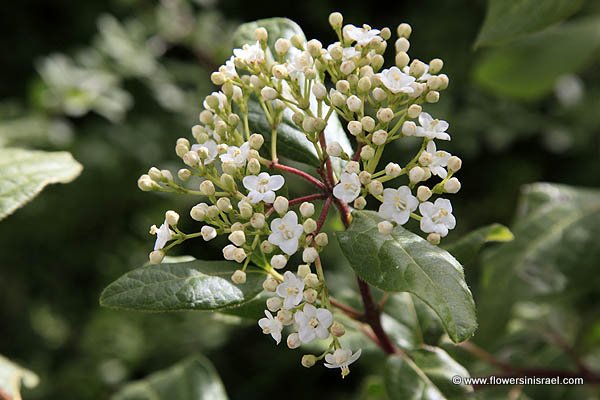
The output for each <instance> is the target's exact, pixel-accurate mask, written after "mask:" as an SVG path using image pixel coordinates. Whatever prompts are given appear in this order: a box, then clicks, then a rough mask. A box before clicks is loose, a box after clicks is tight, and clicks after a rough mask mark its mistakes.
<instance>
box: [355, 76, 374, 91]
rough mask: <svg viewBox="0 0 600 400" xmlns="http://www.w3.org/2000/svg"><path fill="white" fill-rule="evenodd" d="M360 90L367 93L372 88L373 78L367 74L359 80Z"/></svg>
mask: <svg viewBox="0 0 600 400" xmlns="http://www.w3.org/2000/svg"><path fill="white" fill-rule="evenodd" d="M357 87H358V91H359V93H366V92H368V91H369V90H371V79H369V78H368V77H366V76H363V77H362V78H360V79H359V80H358V85H357Z"/></svg>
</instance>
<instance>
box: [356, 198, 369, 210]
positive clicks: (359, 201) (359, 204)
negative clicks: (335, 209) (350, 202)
mask: <svg viewBox="0 0 600 400" xmlns="http://www.w3.org/2000/svg"><path fill="white" fill-rule="evenodd" d="M366 205H367V200H366V199H365V198H364V197H363V196H359V197H357V198H356V200H354V208H356V209H357V210H362V209H363V208H365V207H366Z"/></svg>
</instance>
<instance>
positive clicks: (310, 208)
mask: <svg viewBox="0 0 600 400" xmlns="http://www.w3.org/2000/svg"><path fill="white" fill-rule="evenodd" d="M314 213H315V205H314V204H312V203H309V202H306V201H305V202H304V203H302V204H300V214H301V215H302V216H303V217H304V218H308V217H312V216H313V215H314Z"/></svg>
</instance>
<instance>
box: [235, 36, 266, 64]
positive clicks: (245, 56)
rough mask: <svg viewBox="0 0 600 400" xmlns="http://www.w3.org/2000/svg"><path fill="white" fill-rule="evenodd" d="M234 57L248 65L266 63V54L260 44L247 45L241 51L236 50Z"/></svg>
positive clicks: (257, 42)
mask: <svg viewBox="0 0 600 400" xmlns="http://www.w3.org/2000/svg"><path fill="white" fill-rule="evenodd" d="M233 55H234V56H235V57H238V58H240V59H241V60H242V61H244V62H246V63H248V64H257V63H262V62H263V61H265V52H264V51H263V49H262V48H261V47H260V42H259V41H256V43H255V44H245V45H244V46H243V47H242V48H241V49H234V50H233Z"/></svg>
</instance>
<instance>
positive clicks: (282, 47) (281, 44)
mask: <svg viewBox="0 0 600 400" xmlns="http://www.w3.org/2000/svg"><path fill="white" fill-rule="evenodd" d="M290 47H292V43H291V42H290V41H289V40H287V39H283V38H280V39H277V40H276V41H275V51H276V52H277V54H280V55H284V54H285V53H287V52H288V50H289V49H290Z"/></svg>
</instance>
